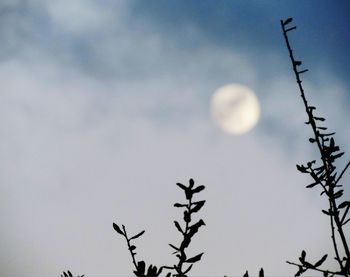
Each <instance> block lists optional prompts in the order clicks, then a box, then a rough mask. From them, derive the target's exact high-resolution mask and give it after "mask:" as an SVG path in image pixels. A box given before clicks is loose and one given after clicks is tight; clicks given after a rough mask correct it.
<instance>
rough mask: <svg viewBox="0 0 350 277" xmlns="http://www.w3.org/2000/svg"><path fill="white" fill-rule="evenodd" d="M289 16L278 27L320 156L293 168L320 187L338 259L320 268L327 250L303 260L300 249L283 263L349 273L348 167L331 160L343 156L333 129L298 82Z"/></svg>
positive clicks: (301, 269)
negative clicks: (329, 266)
mask: <svg viewBox="0 0 350 277" xmlns="http://www.w3.org/2000/svg"><path fill="white" fill-rule="evenodd" d="M292 21H293V18H288V19H286V20H281V27H282V31H283V36H284V39H285V42H286V46H287V49H288V52H289V57H290V60H291V62H292V67H293V72H294V75H295V78H296V82H297V84H298V88H299V91H300V95H301V98H302V100H303V103H304V106H305V111H306V114H307V119H308V120H307V122H305V124H307V125H309V126H310V127H311V129H312V132H313V137H311V138H309V142H310V143H312V144H314V145H316V147H317V149H318V152H319V154H320V160H319V161H316V160H313V161H309V162H307V163H306V165H297V169H298V170H299V171H300V172H301V173H304V174H309V175H310V177H311V179H312V183H311V184H309V185H307V186H306V187H307V188H313V187H320V188H321V190H322V192H321V195H324V196H325V197H326V198H327V200H328V204H329V208H328V210H322V212H323V213H324V214H325V215H326V216H328V217H329V218H330V225H331V239H332V243H333V248H334V254H335V260H336V261H337V263H338V266H339V268H338V270H336V271H334V270H328V269H322V268H321V266H322V264H323V263H324V262H325V261H326V259H327V257H328V254H325V255H323V256H322V257H321V258H320V259H319V260H318V261H317V262H316V263H311V262H310V261H307V260H306V252H305V250H303V251H302V252H301V255H300V257H299V263H295V262H289V261H287V263H289V264H292V265H295V266H297V267H298V271H297V273H296V274H295V276H300V275H301V274H303V273H304V272H306V271H307V270H314V271H318V272H322V273H323V275H324V276H325V277H327V276H333V275H342V276H350V251H349V245H348V243H347V239H346V236H345V232H344V226H345V225H346V224H347V223H348V222H349V220H350V218H349V217H348V212H349V208H350V202H349V201H342V202H341V203H340V204H338V203H339V202H340V201H341V198H342V196H343V194H344V189H343V186H342V184H341V183H340V180H341V178H342V177H343V175H344V173H345V171H346V170H347V169H348V167H349V165H350V162H348V163H347V165H346V166H345V167H344V169H343V170H342V171H341V172H340V174H339V172H338V171H337V168H336V166H335V161H336V160H337V159H338V158H340V157H341V156H343V154H344V152H340V147H339V146H338V145H337V144H336V143H335V139H334V134H335V133H334V132H329V131H327V130H328V128H327V127H325V126H324V125H323V122H324V121H325V118H323V117H320V116H316V115H315V112H316V108H315V107H314V106H311V105H310V104H309V103H308V101H307V99H306V96H305V92H304V88H303V86H302V80H301V74H303V73H305V72H307V71H308V70H307V69H303V70H300V67H301V65H302V61H300V60H296V59H295V58H294V55H293V51H292V48H291V46H290V43H289V38H288V32H290V31H292V30H295V29H296V27H295V26H293V27H290V24H291V23H292Z"/></svg>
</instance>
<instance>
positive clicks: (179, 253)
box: [113, 179, 205, 277]
mask: <svg viewBox="0 0 350 277" xmlns="http://www.w3.org/2000/svg"><path fill="white" fill-rule="evenodd" d="M176 185H177V186H178V187H180V188H181V189H182V190H183V191H184V193H185V196H186V200H187V203H185V204H181V203H175V204H174V207H176V208H184V212H183V219H184V223H183V225H182V226H181V224H180V223H179V222H177V221H174V225H175V227H176V229H177V230H178V231H179V232H180V233H181V236H182V241H181V243H180V244H179V245H178V246H175V245H173V244H169V246H170V247H171V248H172V249H173V250H175V251H174V252H173V254H176V257H177V258H178V263H177V264H174V265H173V266H165V265H163V266H161V267H159V269H158V270H157V267H156V266H153V265H152V264H151V265H150V266H149V267H148V270H147V273H146V271H145V270H146V264H145V262H144V261H139V262H136V260H135V255H136V253H135V252H134V250H135V249H136V246H135V245H131V244H130V241H131V240H133V239H136V238H138V237H140V236H142V235H143V234H144V232H145V231H142V232H140V233H138V234H137V235H135V236H133V237H131V238H128V235H127V233H126V229H125V226H124V225H122V229H121V228H120V227H119V226H118V225H117V224H116V223H113V228H114V230H116V231H117V233H119V234H120V235H122V236H123V237H124V238H125V240H126V243H127V245H128V250H129V252H130V255H131V257H132V262H133V264H134V267H135V270H134V273H135V275H136V276H139V277H141V276H159V275H160V273H161V272H162V270H163V269H168V270H170V272H168V273H167V274H166V276H167V277H170V276H171V271H175V274H173V275H172V276H187V275H186V274H187V273H188V272H189V271H190V270H191V269H192V266H193V264H194V263H196V262H198V261H199V260H200V259H201V257H202V255H203V253H200V254H198V255H195V256H193V257H191V258H187V255H186V248H188V247H189V245H190V243H191V239H192V238H193V236H194V235H195V234H196V233H197V232H198V229H199V228H200V227H201V226H204V225H205V223H204V221H203V220H202V219H200V220H199V221H197V222H196V223H193V224H191V223H192V217H193V214H194V213H197V212H198V211H199V210H200V209H201V208H202V207H203V205H204V203H205V200H201V201H192V200H193V195H194V194H196V193H199V192H200V191H202V190H203V189H204V188H205V187H204V186H198V187H194V181H193V179H190V181H189V185H188V186H185V185H183V184H181V183H177V184H176ZM186 264H189V265H188V266H187V265H186ZM185 266H186V268H184V267H185Z"/></svg>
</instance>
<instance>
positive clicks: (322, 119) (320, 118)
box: [314, 116, 327, 129]
mask: <svg viewBox="0 0 350 277" xmlns="http://www.w3.org/2000/svg"><path fill="white" fill-rule="evenodd" d="M314 119H315V120H318V121H325V120H326V119H325V118H323V117H317V116H315V117H314ZM318 128H322V127H318ZM326 129H327V128H326Z"/></svg>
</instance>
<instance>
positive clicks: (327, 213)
mask: <svg viewBox="0 0 350 277" xmlns="http://www.w3.org/2000/svg"><path fill="white" fill-rule="evenodd" d="M322 212H323V213H324V214H326V215H329V216H330V215H331V214H330V213H329V211H326V210H322Z"/></svg>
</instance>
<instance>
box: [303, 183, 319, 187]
mask: <svg viewBox="0 0 350 277" xmlns="http://www.w3.org/2000/svg"><path fill="white" fill-rule="evenodd" d="M317 184H318V182H315V183H312V184H310V185H307V186H306V187H307V188H313V187H314V186H316V185H317Z"/></svg>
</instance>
